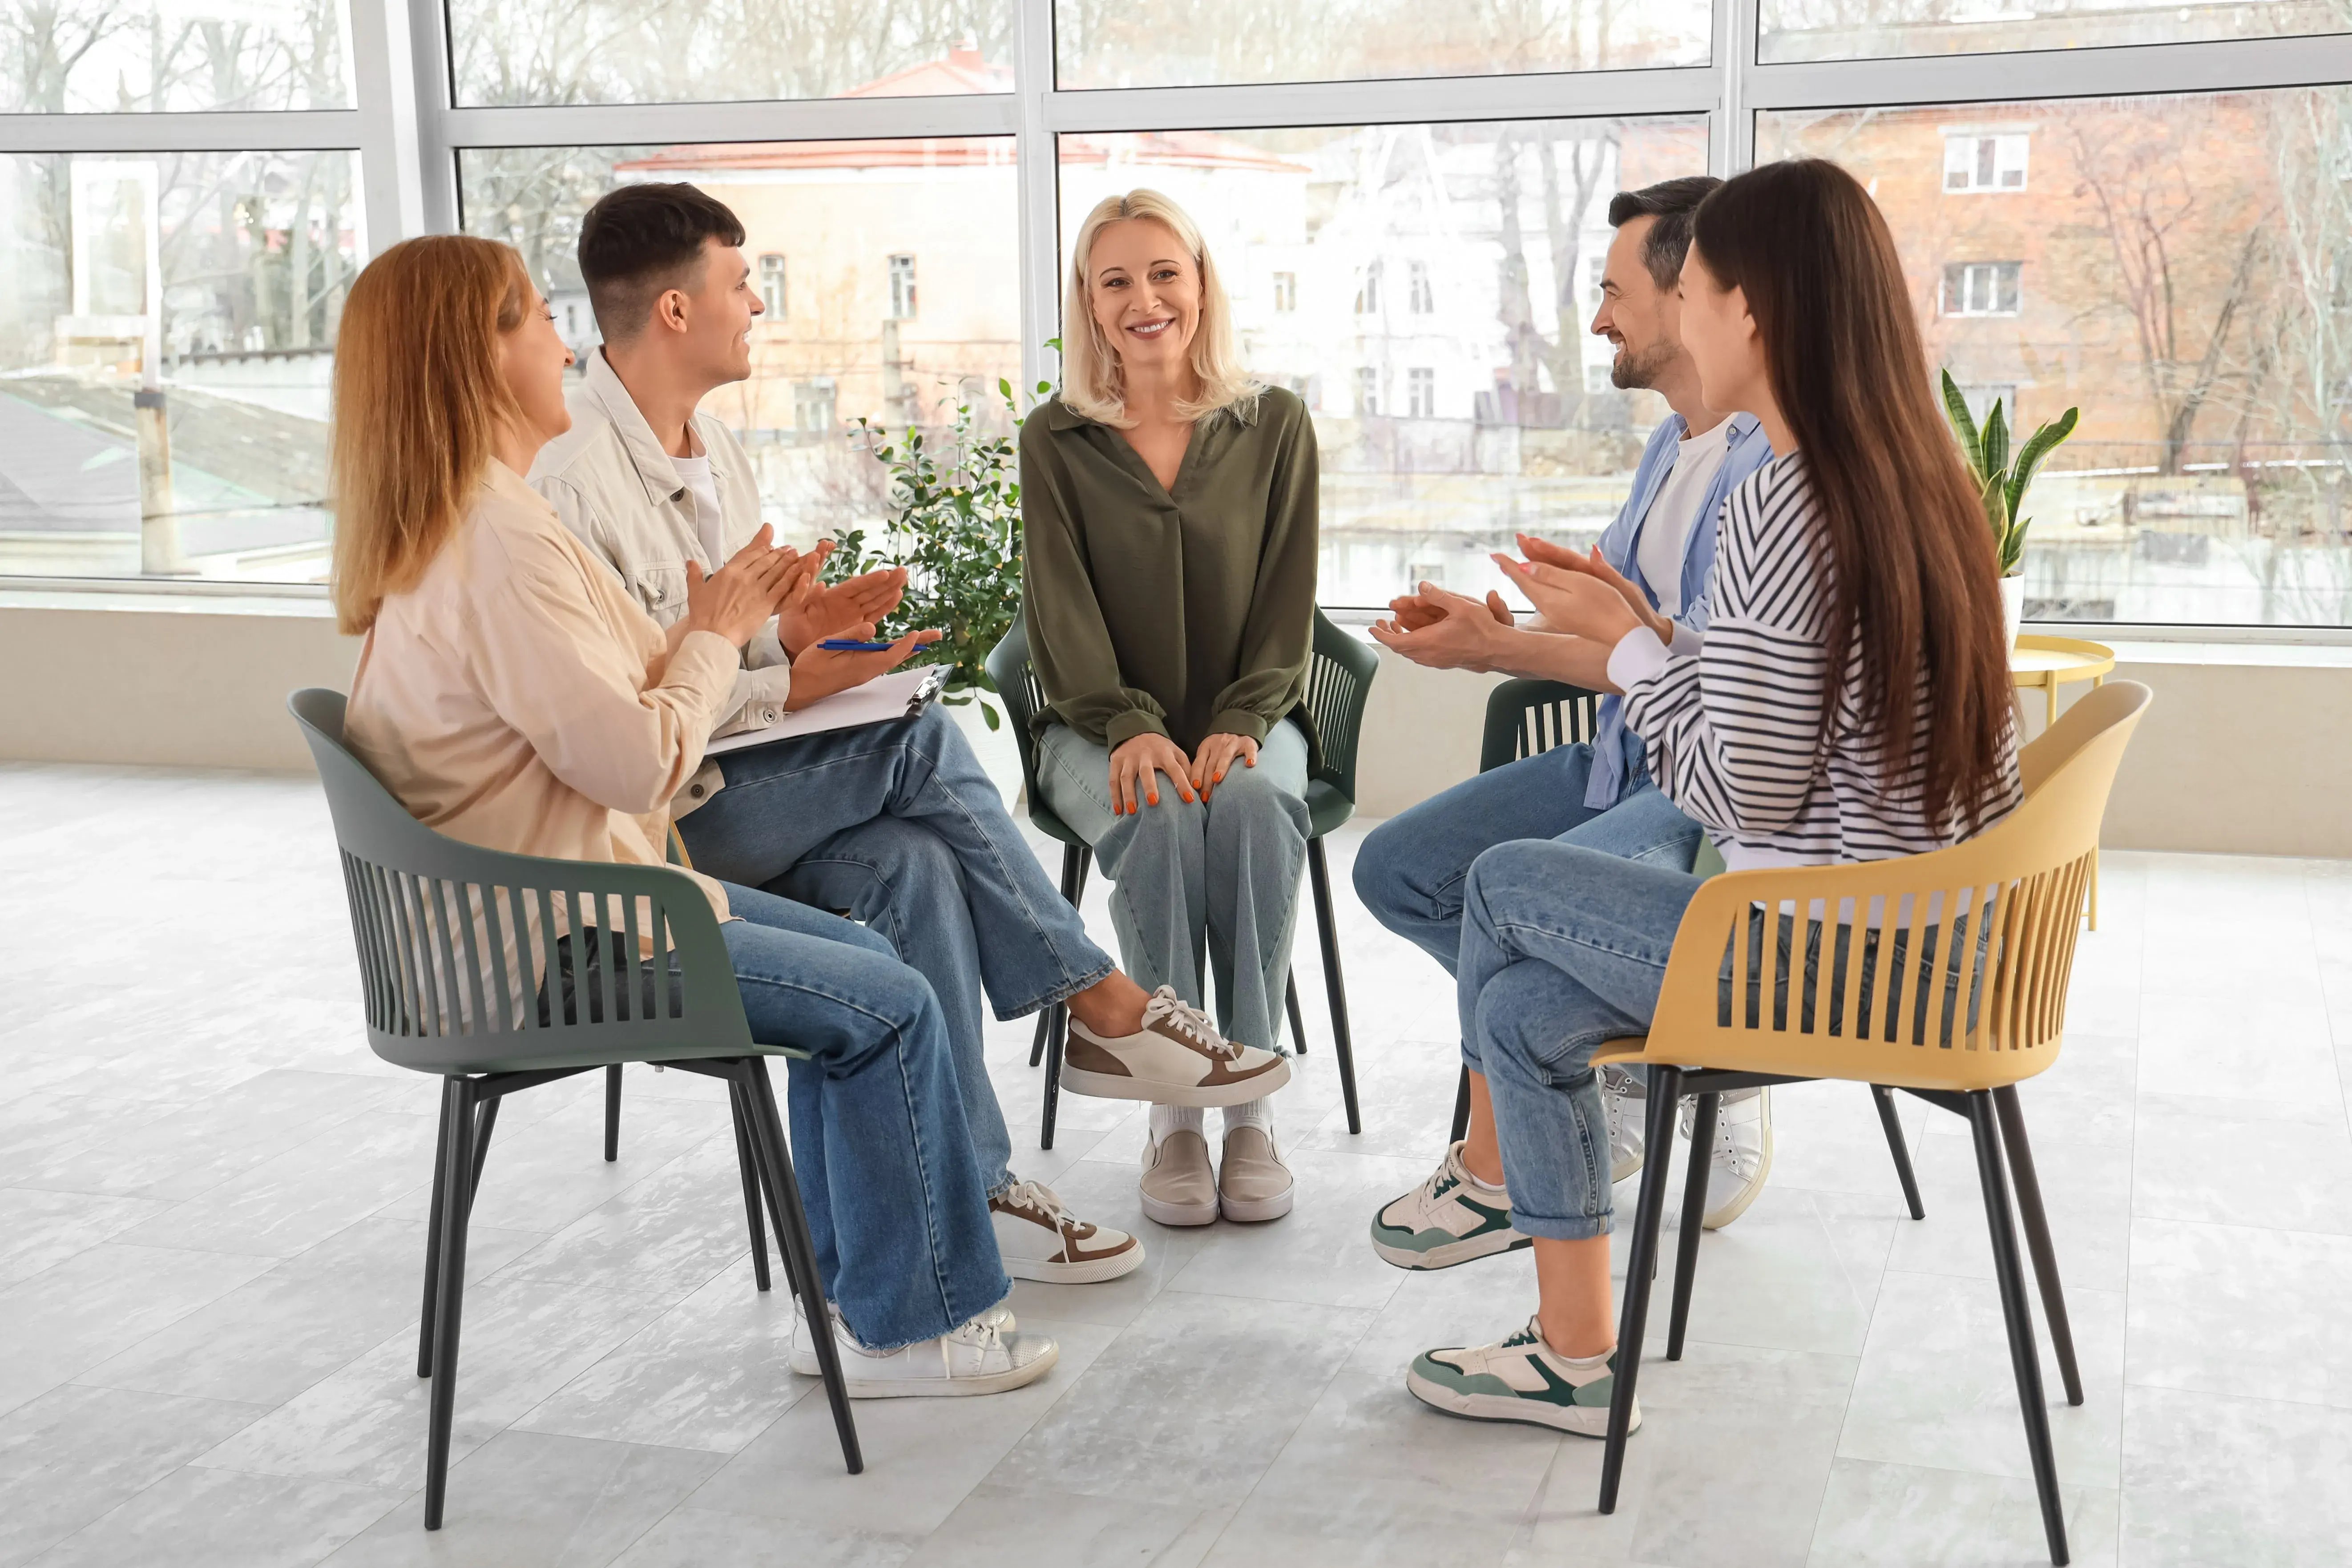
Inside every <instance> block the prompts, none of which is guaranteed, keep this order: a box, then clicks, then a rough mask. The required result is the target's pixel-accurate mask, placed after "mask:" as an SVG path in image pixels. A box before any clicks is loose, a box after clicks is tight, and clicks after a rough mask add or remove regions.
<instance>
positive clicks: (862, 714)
mask: <svg viewBox="0 0 2352 1568" xmlns="http://www.w3.org/2000/svg"><path fill="white" fill-rule="evenodd" d="M947 675H948V672H947V668H946V667H945V666H943V665H931V666H929V667H928V668H922V669H894V670H892V671H890V673H888V674H887V675H877V676H876V677H875V678H874V679H871V680H869V681H867V682H866V684H865V685H863V686H853V687H851V688H850V689H848V690H846V691H836V692H835V693H834V694H833V695H832V696H830V697H820V698H818V699H817V700H815V701H814V702H812V703H810V704H809V705H808V706H807V707H805V708H803V709H802V710H800V711H798V712H796V713H787V714H785V715H784V716H783V717H782V719H779V720H777V721H775V722H774V723H772V724H770V725H768V726H767V727H766V728H764V729H760V730H745V731H741V732H740V733H738V734H733V735H729V736H727V737H725V738H724V739H722V740H717V741H713V742H710V744H709V745H707V746H705V747H703V748H702V754H703V755H704V756H707V757H714V756H718V755H719V754H720V753H721V752H740V751H742V750H743V749H744V748H745V747H747V746H764V745H766V744H768V743H769V742H772V741H789V740H791V739H793V737H794V736H797V735H821V734H823V733H824V732H825V731H827V730H855V729H856V728H857V727H858V726H859V725H861V724H887V723H888V722H890V721H892V720H894V719H911V718H913V717H914V716H915V715H916V714H918V713H920V712H921V711H922V710H924V709H926V708H928V707H929V706H930V705H931V701H932V700H933V699H934V698H936V697H938V696H939V694H940V687H941V686H942V685H944V684H945V683H946V680H947Z"/></svg>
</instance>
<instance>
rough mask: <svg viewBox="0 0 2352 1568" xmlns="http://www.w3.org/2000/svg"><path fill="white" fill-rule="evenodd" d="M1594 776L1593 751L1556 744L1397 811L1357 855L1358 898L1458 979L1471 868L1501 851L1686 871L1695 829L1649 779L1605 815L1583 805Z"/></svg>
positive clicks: (1636, 783)
mask: <svg viewBox="0 0 2352 1568" xmlns="http://www.w3.org/2000/svg"><path fill="white" fill-rule="evenodd" d="M1591 775H1592V748H1591V747H1590V746H1587V745H1574V746H1555V747H1553V748H1552V749H1551V750H1550V751H1549V752H1543V753H1542V754H1541V755H1539V756H1533V757H1525V758H1522V759H1521V760H1519V761H1518V762H1516V763H1511V764H1510V765H1509V766H1507V767H1501V768H1496V769H1495V770H1494V771H1493V772H1492V773H1480V774H1479V775H1478V776H1477V777H1475V778H1473V779H1468V780H1465V781H1464V782H1463V783H1461V784H1455V785H1454V787H1453V788H1452V789H1449V790H1447V791H1445V792H1444V794H1443V795H1433V796H1431V797H1430V798H1429V799H1427V800H1425V801H1423V802H1422V803H1421V804H1420V805H1416V806H1414V807H1412V809H1411V810H1409V811H1404V812H1400V813H1399V814H1398V815H1396V816H1392V817H1391V818H1389V820H1388V821H1386V822H1383V823H1382V824H1381V825H1380V826H1378V827H1375V828H1374V829H1372V831H1371V832H1370V833H1368V834H1366V835H1365V836H1364V842H1363V846H1362V847H1360V848H1359V849H1358V850H1357V851H1356V896H1357V897H1358V898H1360V899H1361V900H1363V902H1364V907H1365V908H1366V909H1368V910H1371V911H1372V916H1373V918H1374V919H1376V920H1378V921H1380V922H1381V924H1382V925H1384V926H1386V927H1387V928H1388V929H1389V930H1391V931H1394V932H1396V933H1397V935H1399V936H1401V937H1403V938H1404V939H1405V940H1406V941H1408V942H1412V944H1413V945H1414V946H1416V947H1418V948H1420V949H1421V950H1422V951H1423V952H1426V953H1427V954H1429V956H1430V957H1432V958H1433V959H1435V960H1437V962H1438V963H1442V964H1444V966H1445V972H1446V973H1448V974H1454V973H1459V972H1458V971H1457V970H1456V969H1455V967H1454V964H1455V955H1456V954H1457V953H1458V952H1460V950H1461V946H1462V900H1463V887H1464V884H1465V881H1466V880H1467V879H1468V878H1469V875H1470V865H1471V862H1472V861H1474V860H1475V859H1477V858H1478V857H1479V856H1480V855H1482V854H1484V853H1485V852H1486V851H1487V850H1488V849H1491V848H1493V847H1495V846H1496V845H1497V844H1507V843H1510V842H1511V841H1512V840H1514V839H1520V838H1549V839H1556V840H1558V841H1559V842H1560V843H1562V844H1580V845H1583V846H1584V847H1587V848H1591V849H1599V850H1601V851H1604V852H1605V853H1607V854H1611V855H1614V856H1616V857H1618V858H1621V859H1625V860H1639V861H1642V862H1643V863H1645V864H1648V865H1654V866H1664V867H1667V868H1671V869H1673V870H1676V871H1687V870H1689V869H1690V868H1691V861H1692V859H1693V858H1695V857H1696V855H1697V854H1698V846H1699V837H1700V833H1699V826H1698V824H1697V823H1696V822H1693V821H1692V820H1691V819H1690V818H1689V817H1687V816H1684V815H1683V814H1682V813H1681V812H1680V811H1679V810H1677V809H1675V804H1674V802H1672V801H1670V800H1668V799H1667V798H1666V797H1665V796H1664V795H1661V794H1660V793H1659V792H1658V786H1657V785H1656V784H1653V783H1651V782H1650V779H1649V776H1648V775H1647V774H1646V773H1639V772H1637V773H1634V774H1633V777H1632V778H1630V779H1628V780H1627V781H1626V786H1625V794H1624V795H1623V796H1622V798H1621V799H1620V800H1619V801H1618V803H1617V804H1616V805H1614V806H1612V807H1610V808H1609V809H1608V810H1605V811H1596V810H1594V809H1593V808H1592V807H1591V806H1589V805H1585V804H1584V791H1585V786H1586V784H1587V783H1588V782H1589V781H1590V780H1591Z"/></svg>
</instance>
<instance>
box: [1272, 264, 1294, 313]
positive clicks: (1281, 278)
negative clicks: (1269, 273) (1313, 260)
mask: <svg viewBox="0 0 2352 1568" xmlns="http://www.w3.org/2000/svg"><path fill="white" fill-rule="evenodd" d="M1274 308H1275V309H1276V310H1279V311H1281V312H1282V313H1283V314H1285V315H1288V314H1289V313H1290V312H1291V311H1293V310H1297V309H1298V274H1297V273H1296V272H1277V273H1276V274H1275V275H1274Z"/></svg>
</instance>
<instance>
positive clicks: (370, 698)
mask: <svg viewBox="0 0 2352 1568" xmlns="http://www.w3.org/2000/svg"><path fill="white" fill-rule="evenodd" d="M673 643H674V644H675V646H673ZM739 663H740V660H739V659H738V658H737V656H736V652H735V649H734V648H733V647H731V646H730V644H729V643H728V641H727V639H726V638H725V637H720V636H719V635H718V634H717V633H715V632H688V631H686V630H684V623H683V622H681V623H680V624H679V627H678V629H677V631H676V632H674V633H673V634H671V635H669V636H667V637H666V636H665V635H664V633H663V631H662V629H661V627H660V626H657V625H656V624H655V622H654V620H653V619H652V617H650V616H647V615H646V613H645V611H644V610H642V609H640V608H638V606H637V604H636V601H635V600H634V599H632V598H631V597H630V596H629V595H628V592H627V590H626V589H625V588H624V587H623V586H622V584H621V580H620V578H619V577H618V576H616V575H614V572H613V569H612V568H611V567H609V566H607V565H605V564H604V562H602V561H600V560H598V559H596V558H595V557H594V556H593V555H591V554H590V553H589V552H588V551H587V549H586V548H585V547H584V546H583V545H582V544H581V542H580V541H579V540H578V539H577V538H576V537H574V536H573V534H572V531H570V530H568V529H566V528H565V527H564V526H563V524H562V522H561V521H558V520H557V518H556V515H555V509H554V508H553V507H551V506H550V505H548V503H547V502H546V501H545V500H541V498H540V496H539V494H538V492H536V491H535V490H533V489H531V488H530V486H529V485H527V484H525V483H524V482H523V481H522V479H521V478H520V476H519V475H517V474H516V473H515V472H514V470H513V469H511V468H507V467H506V466H505V465H504V464H502V463H499V462H497V461H495V460H493V461H492V462H491V464H490V467H489V471H488V473H487V474H486V475H484V476H483V479H482V483H481V488H480V489H478V491H476V492H475V498H474V504H473V507H472V509H471V510H469V511H468V512H467V514H466V518H465V521H463V522H461V523H459V524H458V526H457V532H456V533H455V534H454V535H452V536H451V538H450V540H449V542H448V543H447V544H446V545H445V546H443V548H442V550H441V553H440V554H438V555H437V556H436V557H434V560H433V563H432V564H431V565H429V566H427V567H426V568H425V575H424V578H423V579H422V580H421V581H420V582H419V583H418V584H416V586H415V588H413V589H411V590H409V591H408V592H406V593H404V594H395V595H392V596H390V597H388V598H386V599H385V600H384V601H383V608H382V609H381V610H379V611H378V612H377V615H376V623H375V629H374V631H373V632H372V633H371V634H370V635H369V640H368V646H367V647H366V648H365V649H364V650H362V653H361V655H360V665H359V668H358V670H357V671H356V672H354V674H353V675H352V695H351V703H350V706H349V708H348V709H347V710H346V712H345V716H344V721H343V731H344V738H345V740H346V741H347V742H349V744H350V745H351V748H352V751H353V752H356V753H357V754H358V755H359V757H360V759H361V760H362V762H364V763H367V765H368V767H369V768H370V769H372V770H373V772H374V773H375V776H376V777H377V778H378V779H380V780H382V781H383V785H384V787H385V788H386V789H389V790H390V791H392V793H393V794H394V795H395V796H396V797H398V799H399V800H400V802H401V804H402V805H405V806H407V807H408V809H409V811H410V813H411V814H412V815H414V816H415V817H416V819H417V820H418V821H420V822H422V823H424V824H425V826H427V827H431V828H433V829H435V830H436V831H438V832H441V833H446V834H447V835H448V836H449V837H452V838H457V839H462V840H464V841H465V842H466V843H468V844H478V845H480V846H482V847H484V848H488V849H503V850H507V851H509V852H511V853H515V854H521V855H541V856H547V857H551V858H558V859H565V860H601V861H614V862H619V863H622V864H625V865H637V866H658V865H661V864H662V863H663V862H664V860H665V858H666V856H665V854H664V848H665V847H666V845H667V842H668V837H669V803H670V797H671V796H672V795H676V794H677V790H678V787H679V786H680V785H681V784H684V783H685V782H686V780H687V779H688V777H689V776H691V775H692V773H694V770H695V768H696V766H697V765H698V763H700V762H701V761H702V747H703V742H705V741H706V740H707V739H708V738H709V734H710V731H711V726H712V725H713V724H714V723H716V722H717V721H718V720H719V718H720V717H721V716H722V715H723V714H725V713H726V712H727V711H728V710H729V708H730V705H731V704H732V702H733V700H734V690H735V671H736V667H737V665H738V664H739ZM688 875H692V876H694V879H695V880H696V881H697V882H698V883H699V884H700V885H701V887H702V889H703V891H704V892H705V893H706V894H707V895H709V900H710V906H711V908H712V909H713V910H716V911H717V912H718V915H719V919H720V920H726V919H728V918H729V916H728V909H727V895H726V892H725V891H724V889H721V888H720V887H719V884H718V883H717V882H714V881H712V880H711V879H709V878H708V877H704V876H699V875H696V874H694V873H691V872H689V873H688ZM644 929H645V928H644V927H643V926H640V927H639V930H640V931H643V930H644Z"/></svg>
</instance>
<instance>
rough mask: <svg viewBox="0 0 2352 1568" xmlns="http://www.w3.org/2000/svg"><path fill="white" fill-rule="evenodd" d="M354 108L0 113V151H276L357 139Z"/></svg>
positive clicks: (345, 143)
mask: <svg viewBox="0 0 2352 1568" xmlns="http://www.w3.org/2000/svg"><path fill="white" fill-rule="evenodd" d="M360 138H361V116H360V112H359V111H358V110H352V109H278V110H268V109H265V110H236V111H233V112H224V113H197V114H0V153H274V152H308V151H312V150H317V149H332V148H338V147H356V146H358V145H360Z"/></svg>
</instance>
